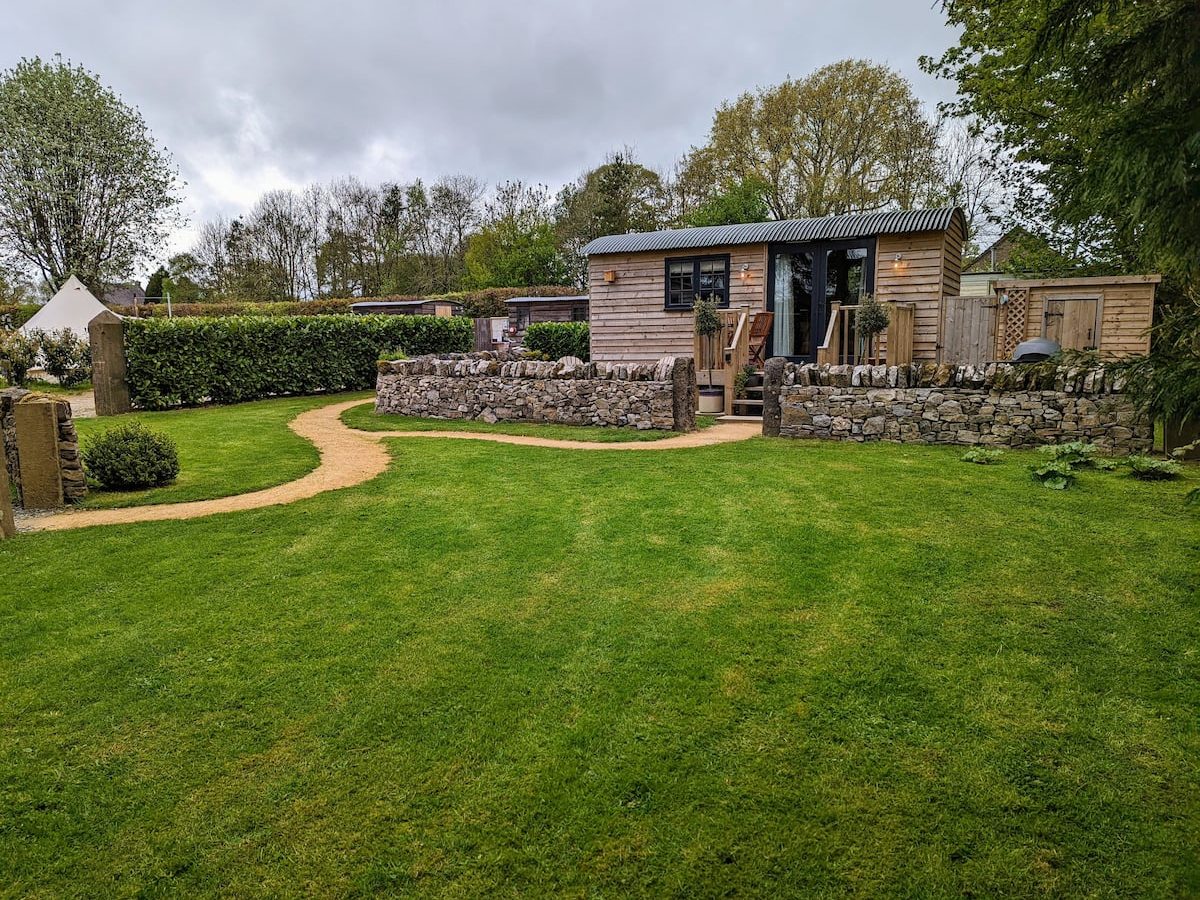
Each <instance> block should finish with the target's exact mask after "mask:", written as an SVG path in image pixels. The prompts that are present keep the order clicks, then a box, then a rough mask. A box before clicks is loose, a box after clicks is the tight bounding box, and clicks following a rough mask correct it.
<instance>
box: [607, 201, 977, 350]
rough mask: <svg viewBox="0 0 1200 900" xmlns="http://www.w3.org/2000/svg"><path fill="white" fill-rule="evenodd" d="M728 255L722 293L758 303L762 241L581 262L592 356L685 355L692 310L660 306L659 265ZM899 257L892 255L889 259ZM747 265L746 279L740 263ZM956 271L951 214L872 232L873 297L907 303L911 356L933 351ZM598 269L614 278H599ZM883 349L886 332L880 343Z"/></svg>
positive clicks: (737, 305)
mask: <svg viewBox="0 0 1200 900" xmlns="http://www.w3.org/2000/svg"><path fill="white" fill-rule="evenodd" d="M719 253H728V254H729V257H730V259H729V282H730V286H729V297H730V306H731V308H734V309H753V310H757V309H764V308H765V307H766V286H767V285H766V282H767V246H766V245H765V244H751V245H744V246H735V247H712V248H705V249H703V250H696V251H687V250H673V251H670V252H665V251H651V252H646V253H629V254H608V255H598V256H593V257H591V258H590V259H589V260H588V292H589V294H590V296H591V307H590V313H589V320H590V322H591V339H592V359H595V360H600V361H608V362H649V361H653V360H657V359H660V358H661V357H663V356H690V355H691V354H692V352H693V328H692V313H691V312H690V311H677V310H666V309H663V291H664V284H663V279H664V274H663V270H664V265H665V261H666V259H667V258H668V257H686V256H690V255H709V254H719ZM897 255H899V259H897ZM743 265H748V266H749V270H748V272H747V273H746V277H742V272H741V268H742V266H743ZM961 268H962V226H961V223H959V222H958V220H957V218H956V219H955V220H954V222H953V223H952V224H951V227H950V229H948V230H947V231H945V232H942V231H929V232H921V233H918V234H906V235H886V234H885V235H880V236H879V237H878V238H877V239H876V251H875V296H876V297H877V298H879V299H880V300H882V301H885V302H895V303H905V304H908V303H911V304H912V305H913V320H912V335H913V338H912V341H913V345H912V358H913V359H914V360H917V361H923V360H925V361H933V360H936V359H937V356H938V333H939V324H940V321H941V300H942V297H943V296H945V295H946V292H947V291H949V292H950V293H951V294H953V293H956V292H957V291H958V287H959V277H960V271H961ZM605 272H615V273H616V280H615V281H612V282H607V281H605V278H604V273H605ZM883 343H884V346H886V336H885V337H884V340H883Z"/></svg>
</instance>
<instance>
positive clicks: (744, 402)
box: [733, 399, 763, 406]
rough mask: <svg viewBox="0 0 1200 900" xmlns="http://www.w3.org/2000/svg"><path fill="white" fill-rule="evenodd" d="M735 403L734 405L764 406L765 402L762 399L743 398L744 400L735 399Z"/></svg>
mask: <svg viewBox="0 0 1200 900" xmlns="http://www.w3.org/2000/svg"><path fill="white" fill-rule="evenodd" d="M733 405H734V406H762V405H763V402H762V401H761V400H744V399H743V400H734V401H733Z"/></svg>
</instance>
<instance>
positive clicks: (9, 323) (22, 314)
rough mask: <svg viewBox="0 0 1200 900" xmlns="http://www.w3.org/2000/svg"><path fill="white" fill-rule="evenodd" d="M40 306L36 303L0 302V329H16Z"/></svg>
mask: <svg viewBox="0 0 1200 900" xmlns="http://www.w3.org/2000/svg"><path fill="white" fill-rule="evenodd" d="M39 309H41V307H40V306H38V305H37V304H36V303H3V304H0V331H16V330H17V329H18V328H20V327H21V326H22V325H24V324H25V323H26V322H28V321H29V320H30V319H32V318H33V316H34V313H36V312H37V311H38V310H39Z"/></svg>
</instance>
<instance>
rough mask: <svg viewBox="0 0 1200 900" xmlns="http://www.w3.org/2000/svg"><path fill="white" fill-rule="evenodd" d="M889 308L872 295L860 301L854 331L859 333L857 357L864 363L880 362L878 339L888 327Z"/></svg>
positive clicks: (867, 295)
mask: <svg viewBox="0 0 1200 900" xmlns="http://www.w3.org/2000/svg"><path fill="white" fill-rule="evenodd" d="M890 319H891V316H889V315H888V311H887V307H886V306H884V305H883V304H882V303H880V302H879V301H878V300H876V299H875V297H874V296H872V295H871V294H865V295H864V296H863V298H862V299H861V300H859V301H858V312H857V314H856V315H855V317H854V330H855V331H856V332H857V333H858V341H859V346H858V354H857V357H858V358H859V359H860V360H863V361H864V362H867V363H871V364H875V363H878V362H879V348H878V346H877V343H878V337H879V335H880V334H881V333H882V332H883V330H884V329H885V328H887V327H888V321H889V320H890Z"/></svg>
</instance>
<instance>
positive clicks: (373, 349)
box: [125, 315, 474, 409]
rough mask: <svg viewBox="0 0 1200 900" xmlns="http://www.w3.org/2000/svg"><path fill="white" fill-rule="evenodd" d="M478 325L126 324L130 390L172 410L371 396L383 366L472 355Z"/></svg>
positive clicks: (401, 321) (262, 320)
mask: <svg viewBox="0 0 1200 900" xmlns="http://www.w3.org/2000/svg"><path fill="white" fill-rule="evenodd" d="M473 342H474V329H473V325H472V322H471V320H470V319H467V318H461V317H454V318H438V317H435V316H355V315H346V316H275V317H267V316H229V317H226V318H198V317H192V318H184V319H132V320H130V321H127V322H126V323H125V356H126V360H127V364H128V378H129V390H130V395H131V399H132V400H133V403H134V404H135V405H136V406H140V407H142V408H144V409H165V408H168V407H171V406H180V405H192V404H196V403H203V402H205V401H207V400H212V401H214V402H216V403H240V402H242V401H245V400H257V399H260V398H262V397H270V396H280V395H284V394H316V393H325V392H332V391H348V390H362V389H365V388H370V387H372V386H374V384H375V371H376V361H377V360H378V359H379V356H380V354H381V353H386V352H389V351H392V350H395V349H397V348H399V349H401V350H403V351H405V352H406V353H408V354H409V355H410V356H415V355H419V354H422V353H450V352H466V351H469V350H470V349H471V347H472V344H473Z"/></svg>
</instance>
